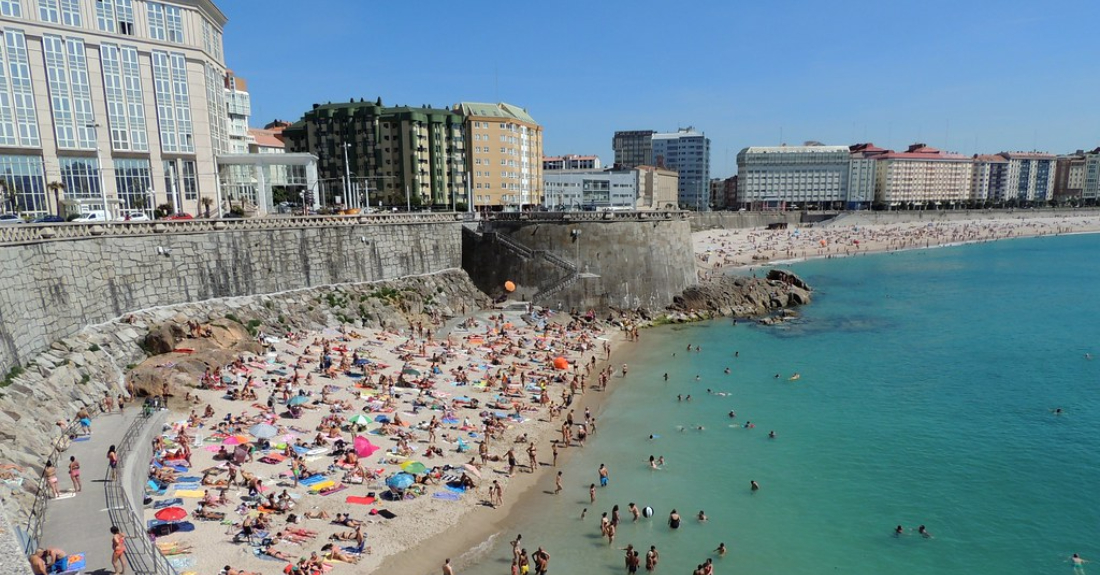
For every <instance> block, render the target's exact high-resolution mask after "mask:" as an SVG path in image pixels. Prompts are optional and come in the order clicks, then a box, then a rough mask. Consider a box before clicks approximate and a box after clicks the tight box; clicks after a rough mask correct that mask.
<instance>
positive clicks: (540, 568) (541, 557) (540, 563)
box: [533, 547, 550, 575]
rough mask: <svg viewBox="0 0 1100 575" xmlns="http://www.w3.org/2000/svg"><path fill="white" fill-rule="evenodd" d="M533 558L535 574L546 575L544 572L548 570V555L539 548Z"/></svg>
mask: <svg viewBox="0 0 1100 575" xmlns="http://www.w3.org/2000/svg"><path fill="white" fill-rule="evenodd" d="M533 557H534V559H535V574H536V575H546V572H547V571H548V570H549V569H550V554H549V553H547V552H546V550H545V549H543V548H542V547H539V548H538V550H537V551H535V554H534V556H533Z"/></svg>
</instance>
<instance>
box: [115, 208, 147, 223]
mask: <svg viewBox="0 0 1100 575" xmlns="http://www.w3.org/2000/svg"><path fill="white" fill-rule="evenodd" d="M118 221H120V222H147V221H149V215H148V214H146V213H145V212H143V211H141V210H122V213H121V214H119V216H118Z"/></svg>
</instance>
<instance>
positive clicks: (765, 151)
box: [737, 145, 851, 209]
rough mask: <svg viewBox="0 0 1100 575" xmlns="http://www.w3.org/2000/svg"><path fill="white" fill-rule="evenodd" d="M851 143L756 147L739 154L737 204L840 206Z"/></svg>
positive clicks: (844, 195)
mask: <svg viewBox="0 0 1100 575" xmlns="http://www.w3.org/2000/svg"><path fill="white" fill-rule="evenodd" d="M850 168H851V152H850V151H849V149H848V146H823V145H809V146H768V147H766V146H756V147H750V148H745V149H743V150H741V151H740V152H739V153H738V154H737V175H738V178H737V201H738V203H739V206H738V207H743V208H747V209H755V208H760V207H771V208H793V207H794V206H799V207H808V206H810V205H815V206H817V207H820V208H825V209H828V208H836V207H840V206H841V205H842V204H843V203H844V202H845V201H846V200H847V198H848V177H849V170H850Z"/></svg>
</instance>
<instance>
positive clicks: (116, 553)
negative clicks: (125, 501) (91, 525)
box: [111, 446, 126, 575]
mask: <svg viewBox="0 0 1100 575" xmlns="http://www.w3.org/2000/svg"><path fill="white" fill-rule="evenodd" d="M111 447H112V448H113V447H114V446H111ZM111 567H114V569H115V575H122V574H123V573H126V534H125V533H123V532H122V531H121V530H120V529H119V528H118V526H116V525H112V526H111Z"/></svg>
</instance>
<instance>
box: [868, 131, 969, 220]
mask: <svg viewBox="0 0 1100 575" xmlns="http://www.w3.org/2000/svg"><path fill="white" fill-rule="evenodd" d="M877 160H878V164H876V166H875V202H877V203H880V204H884V205H886V206H888V207H894V206H899V205H901V204H927V203H933V204H936V203H938V204H941V205H942V204H952V203H959V202H965V201H966V200H967V199H968V198H969V197H970V187H971V181H972V170H973V162H972V161H971V158H970V157H968V156H963V155H960V154H953V153H948V152H943V151H940V150H937V149H935V148H932V147H930V146H927V145H925V144H913V145H911V146H909V149H907V150H906V151H904V152H887V153H885V154H881V155H879V156H877Z"/></svg>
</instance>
